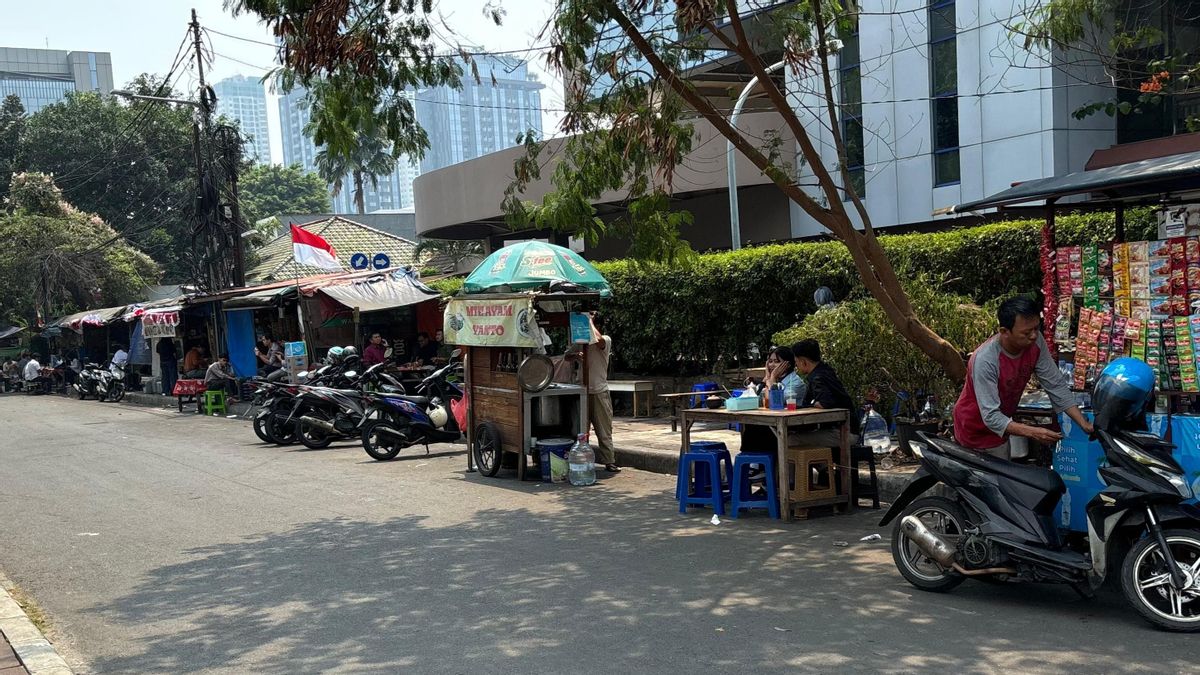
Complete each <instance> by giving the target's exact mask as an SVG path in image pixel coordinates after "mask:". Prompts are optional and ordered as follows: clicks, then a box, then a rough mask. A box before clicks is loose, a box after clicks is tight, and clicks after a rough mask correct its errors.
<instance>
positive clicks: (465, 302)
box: [443, 297, 541, 348]
mask: <svg viewBox="0 0 1200 675" xmlns="http://www.w3.org/2000/svg"><path fill="white" fill-rule="evenodd" d="M443 331H444V332H445V335H446V342H447V343H448V344H453V345H466V346H471V347H532V348H536V347H540V346H541V341H540V340H539V339H538V338H539V337H540V335H539V331H538V330H537V322H536V320H535V318H534V312H533V299H532V298H530V297H519V298H503V299H500V298H487V299H485V298H456V299H454V300H451V301H450V302H449V304H447V305H446V314H445V317H444V326H443Z"/></svg>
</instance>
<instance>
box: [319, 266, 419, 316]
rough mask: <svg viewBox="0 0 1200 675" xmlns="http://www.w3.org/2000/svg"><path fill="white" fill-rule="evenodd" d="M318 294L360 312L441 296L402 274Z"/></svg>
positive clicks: (327, 288) (411, 303)
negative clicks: (322, 294)
mask: <svg viewBox="0 0 1200 675" xmlns="http://www.w3.org/2000/svg"><path fill="white" fill-rule="evenodd" d="M318 291H319V292H320V293H324V294H325V295H327V296H329V297H331V298H333V299H334V300H337V301H338V302H340V303H341V304H343V305H345V306H347V307H350V308H353V309H357V310H358V311H360V312H376V311H379V310H382V309H393V308H396V307H407V306H409V305H415V304H417V303H421V302H425V301H426V300H435V299H437V298H438V297H440V296H441V294H440V293H438V292H437V291H435V290H433V289H432V288H429V287H428V286H426V285H425V284H422V283H421V282H419V281H417V280H416V279H414V278H412V277H411V276H409V275H407V274H404V273H402V272H401V273H397V274H394V275H390V276H380V277H375V278H372V279H366V280H363V281H359V282H356V283H352V284H340V285H337V286H323V287H321V288H320V289H318Z"/></svg>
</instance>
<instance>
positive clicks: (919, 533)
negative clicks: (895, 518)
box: [900, 516, 954, 568]
mask: <svg viewBox="0 0 1200 675" xmlns="http://www.w3.org/2000/svg"><path fill="white" fill-rule="evenodd" d="M900 532H901V533H902V534H903V535H904V536H906V537H908V538H909V539H910V540H912V543H914V544H916V545H917V548H919V549H921V553H924V554H925V556H926V557H927V558H929V559H930V560H932V561H934V562H936V563H937V564H939V565H941V566H942V567H945V568H950V567H954V547H953V546H951V545H950V543H949V542H947V541H946V540H945V539H942V538H941V537H939V536H937V535H936V534H934V533H933V532H931V531H930V530H929V528H928V527H925V523H922V522H921V519H920V518H917V517H916V516H904V518H902V519H900Z"/></svg>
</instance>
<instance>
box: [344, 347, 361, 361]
mask: <svg viewBox="0 0 1200 675" xmlns="http://www.w3.org/2000/svg"><path fill="white" fill-rule="evenodd" d="M351 356H358V350H357V349H355V348H354V347H349V346H347V347H343V348H342V358H343V359H345V358H349V357H351Z"/></svg>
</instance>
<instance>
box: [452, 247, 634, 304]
mask: <svg viewBox="0 0 1200 675" xmlns="http://www.w3.org/2000/svg"><path fill="white" fill-rule="evenodd" d="M554 281H566V282H570V283H573V284H576V285H578V286H581V287H583V288H586V289H588V290H590V291H598V292H599V293H600V297H604V298H607V297H609V296H610V295H612V291H611V289H610V288H609V286H608V282H607V281H605V279H604V277H602V276H600V273H599V272H597V271H596V268H595V267H592V265H591V263H589V262H588V261H586V260H584V259H583V258H581V257H580V256H579V254H578V253H576V252H574V251H572V250H571V249H568V248H563V247H562V246H555V245H554V244H547V243H545V242H540V241H523V242H521V243H518V244H513V245H511V246H505V247H504V248H502V249H500V250H498V251H496V252H494V253H492V254H491V255H489V256H488V257H487V258H486V259H484V261H483V262H482V263H480V264H479V266H478V267H476V268H475V270H474V271H473V272H471V274H470V276H468V277H467V280H466V282H465V283H464V284H463V290H464V291H465V292H467V293H487V292H497V291H499V292H507V291H526V290H532V289H538V288H542V287H544V286H546V285H547V284H549V283H551V282H554Z"/></svg>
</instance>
